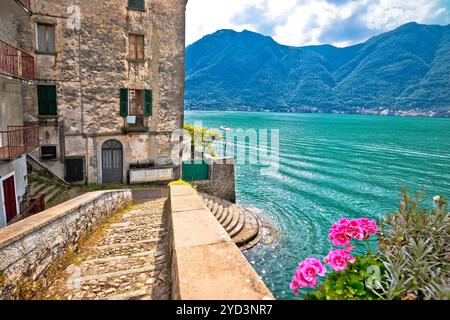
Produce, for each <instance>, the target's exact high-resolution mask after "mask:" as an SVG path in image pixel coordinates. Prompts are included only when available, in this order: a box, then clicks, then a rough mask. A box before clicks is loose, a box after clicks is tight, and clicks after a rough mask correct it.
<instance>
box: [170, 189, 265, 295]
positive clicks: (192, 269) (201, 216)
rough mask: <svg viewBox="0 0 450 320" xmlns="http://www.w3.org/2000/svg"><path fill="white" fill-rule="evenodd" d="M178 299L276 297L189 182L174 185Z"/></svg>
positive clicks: (172, 215) (172, 204)
mask: <svg viewBox="0 0 450 320" xmlns="http://www.w3.org/2000/svg"><path fill="white" fill-rule="evenodd" d="M169 218H170V224H171V256H172V258H171V261H172V266H171V280H172V299H174V300H272V299H274V297H273V295H272V293H271V292H270V291H269V289H267V287H266V285H265V284H264V282H263V281H262V280H261V278H260V277H259V276H258V274H257V273H256V271H255V270H254V269H253V267H252V266H251V264H250V263H249V262H248V261H247V259H246V258H245V257H244V255H243V254H242V252H241V251H240V250H239V249H238V247H237V246H236V245H235V244H234V242H233V241H232V240H231V238H230V236H229V235H228V233H227V232H226V231H225V229H223V228H222V226H221V225H220V224H219V222H218V221H217V219H216V218H215V217H214V216H213V215H212V213H211V211H209V210H208V209H207V207H206V206H205V204H204V203H203V201H202V199H201V198H200V197H199V195H198V194H197V193H196V192H195V191H194V190H193V189H192V188H191V187H189V186H171V187H170V196H169Z"/></svg>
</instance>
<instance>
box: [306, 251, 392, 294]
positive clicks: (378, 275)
mask: <svg viewBox="0 0 450 320" xmlns="http://www.w3.org/2000/svg"><path fill="white" fill-rule="evenodd" d="M355 259H356V261H355V263H354V264H350V265H349V266H348V267H347V268H346V269H345V270H343V271H335V272H332V273H330V274H328V276H327V279H326V280H325V281H324V283H323V284H322V285H321V286H320V288H319V289H318V290H316V291H314V292H312V293H309V294H307V295H306V297H305V299H306V300H377V299H380V294H379V293H378V292H377V290H379V288H380V281H381V280H382V279H383V273H384V266H383V263H382V262H381V261H380V260H378V259H377V258H375V257H372V256H364V257H355Z"/></svg>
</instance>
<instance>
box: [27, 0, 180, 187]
mask: <svg viewBox="0 0 450 320" xmlns="http://www.w3.org/2000/svg"><path fill="white" fill-rule="evenodd" d="M144 2H145V10H132V9H129V8H128V1H127V0H109V1H102V0H75V1H74V0H34V1H32V11H33V16H32V17H31V19H30V21H29V22H28V23H23V24H21V26H20V31H21V32H20V35H21V39H20V43H21V45H22V46H23V47H24V48H26V49H27V50H29V51H32V52H35V53H36V60H37V61H36V78H37V84H38V85H56V88H57V116H56V117H42V116H39V114H38V98H37V91H36V88H32V89H30V90H25V91H26V92H24V94H23V96H24V99H23V100H24V106H25V121H26V122H27V123H32V124H34V123H38V124H39V125H40V143H41V145H44V146H56V152H57V159H53V160H51V161H46V162H45V163H46V164H47V166H48V167H49V169H51V170H52V171H53V172H54V173H56V174H57V175H58V176H60V177H64V176H66V168H65V167H66V166H65V164H66V161H67V159H71V158H82V159H83V163H84V168H83V169H82V170H83V172H84V174H83V176H84V177H83V180H81V181H79V182H85V181H87V182H95V183H102V182H104V179H103V176H102V161H103V159H102V145H103V143H104V142H105V141H108V140H111V139H114V140H117V141H119V142H120V143H121V144H122V148H123V159H122V162H123V166H122V181H123V182H126V180H127V179H126V178H127V171H128V169H129V165H130V164H135V163H146V162H149V161H152V160H155V159H156V158H158V157H160V156H165V157H167V158H168V159H169V160H170V156H171V150H172V147H173V146H174V145H175V143H176V142H171V136H172V133H173V132H174V131H175V130H177V129H181V128H182V125H183V121H184V119H183V110H184V77H185V76H184V56H185V9H186V0H145V1H144ZM78 12H79V16H78V15H77V13H78ZM77 21H79V22H80V24H79V30H78V28H74V27H73V26H74V22H75V26H76V23H77ZM38 23H39V24H48V25H52V26H54V29H55V54H41V53H39V52H38V51H37V40H36V39H37V36H36V35H37V24H38ZM130 34H137V35H142V36H144V59H142V60H139V61H132V60H131V59H130V56H129V35H130ZM121 88H127V89H130V90H131V89H132V90H151V91H152V97H153V104H152V115H151V116H149V117H145V118H144V120H143V125H142V126H141V127H140V128H138V130H127V121H126V118H125V117H122V116H121V115H120V114H119V111H120V89H121ZM34 155H35V156H37V157H40V154H39V152H36V154H34ZM176 178H177V177H176Z"/></svg>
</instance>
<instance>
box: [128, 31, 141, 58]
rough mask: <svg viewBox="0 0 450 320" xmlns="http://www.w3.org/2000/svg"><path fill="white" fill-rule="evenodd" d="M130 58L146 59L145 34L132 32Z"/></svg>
mask: <svg viewBox="0 0 450 320" xmlns="http://www.w3.org/2000/svg"><path fill="white" fill-rule="evenodd" d="M130 60H144V36H143V35H138V34H130Z"/></svg>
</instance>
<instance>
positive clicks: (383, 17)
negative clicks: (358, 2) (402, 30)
mask: <svg viewBox="0 0 450 320" xmlns="http://www.w3.org/2000/svg"><path fill="white" fill-rule="evenodd" d="M436 4H437V2H436V1H431V0H415V1H402V0H380V2H379V3H377V4H372V5H369V7H368V8H367V13H366V15H365V16H364V18H365V20H366V22H367V27H369V28H371V29H379V30H389V29H393V28H395V27H397V26H399V25H401V24H404V23H406V22H410V21H416V22H419V23H433V22H434V21H436V20H438V19H439V18H441V17H444V15H445V14H446V11H447V10H446V9H445V8H439V7H437V5H436Z"/></svg>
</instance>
